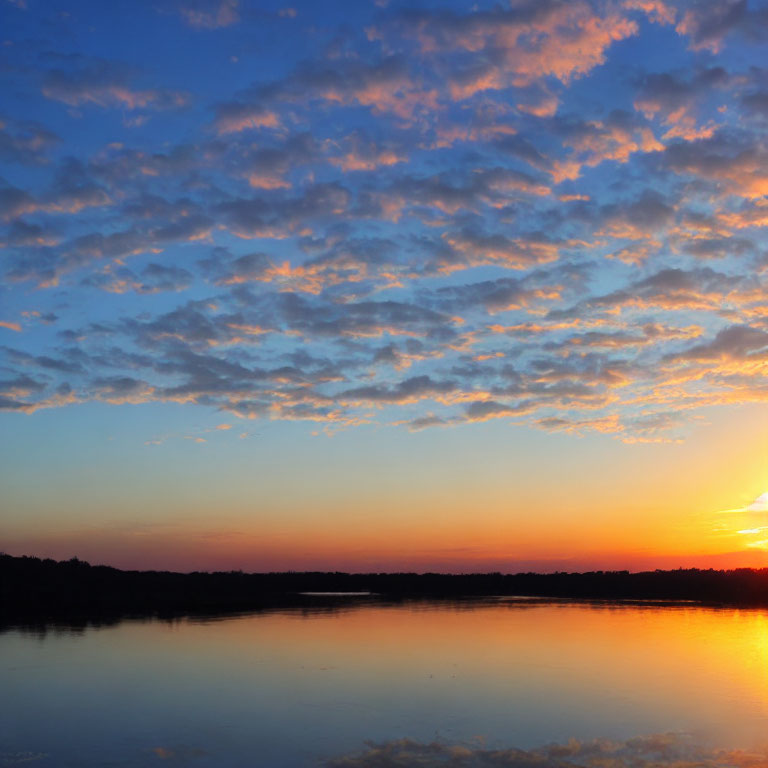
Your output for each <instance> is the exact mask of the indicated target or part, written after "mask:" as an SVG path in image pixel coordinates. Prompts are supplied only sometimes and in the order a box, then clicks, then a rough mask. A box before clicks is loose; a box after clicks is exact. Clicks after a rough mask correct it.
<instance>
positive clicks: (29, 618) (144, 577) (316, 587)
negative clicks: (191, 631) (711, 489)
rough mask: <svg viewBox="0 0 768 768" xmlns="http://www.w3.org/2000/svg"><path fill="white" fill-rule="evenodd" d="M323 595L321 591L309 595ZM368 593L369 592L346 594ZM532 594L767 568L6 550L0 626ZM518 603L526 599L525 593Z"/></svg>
mask: <svg viewBox="0 0 768 768" xmlns="http://www.w3.org/2000/svg"><path fill="white" fill-rule="evenodd" d="M307 593H315V594H307ZM338 593H366V594H347V595H345V594H338ZM510 596H525V597H526V598H529V599H531V600H532V602H533V603H535V602H536V601H537V600H547V599H563V600H568V601H573V600H577V601H589V602H600V603H624V604H626V603H635V604H641V605H648V604H651V605H671V604H680V603H695V604H699V605H708V606H731V607H761V606H763V607H768V569H760V570H754V569H747V568H744V569H737V570H731V571H716V570H712V569H709V570H699V569H679V570H673V571H645V572H640V573H630V572H629V571H593V572H588V573H563V572H560V573H549V574H540V573H517V574H501V573H479V574H457V575H449V574H437V573H422V574H416V573H368V574H354V573H321V572H309V573H299V572H287V573H250V574H248V573H242V572H239V571H230V572H214V573H207V572H204V573H201V572H193V573H174V572H169V571H121V570H119V569H117V568H112V567H109V566H103V565H99V566H92V565H90V564H88V563H86V562H83V561H81V560H77V559H72V560H67V561H61V562H57V561H55V560H41V559H40V558H35V557H12V556H10V555H0V627H2V626H6V627H7V626H29V627H35V626H41V625H46V624H51V625H56V624H62V625H67V626H79V625H83V626H85V625H94V624H95V625H99V624H113V623H115V622H116V621H120V620H121V619H124V618H132V617H135V618H139V617H143V618H146V617H158V618H166V619H174V618H181V617H185V616H193V617H198V618H202V619H204V618H205V617H211V618H213V617H216V616H222V615H226V614H236V613H241V612H258V611H275V610H295V611H299V612H308V613H314V612H318V611H338V610H346V609H350V608H353V607H355V606H359V605H361V604H369V603H371V602H375V603H376V604H378V605H382V604H397V603H402V602H405V601H408V602H412V601H417V602H418V601H425V600H426V601H435V600H439V601H441V602H450V603H455V604H457V605H466V606H467V607H470V604H471V605H477V604H478V603H485V602H487V601H489V600H491V601H492V600H499V599H500V598H510ZM517 602H521V600H520V599H519V598H518V600H517Z"/></svg>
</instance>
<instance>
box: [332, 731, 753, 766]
mask: <svg viewBox="0 0 768 768" xmlns="http://www.w3.org/2000/svg"><path fill="white" fill-rule="evenodd" d="M766 765H768V752H766V751H762V750H761V751H745V750H740V749H722V748H719V749H718V748H713V747H711V746H705V745H704V744H702V743H701V741H700V739H698V738H694V737H692V736H690V735H686V734H675V733H667V734H658V735H653V736H642V737H638V738H634V739H628V740H627V741H620V742H615V741H608V740H606V739H594V740H592V741H579V740H577V739H571V740H570V741H569V742H568V743H567V744H550V745H548V746H546V747H540V748H539V749H532V750H528V751H526V750H522V749H515V748H508V749H485V748H483V747H480V746H465V745H451V744H440V743H437V742H433V743H431V744H419V743H418V742H414V741H410V740H409V739H397V740H395V741H391V742H388V743H386V744H375V745H370V746H369V747H368V748H367V749H366V750H365V751H364V752H361V753H359V754H354V755H348V756H345V757H340V758H334V759H332V760H329V761H327V762H326V766H327V768H414V766H422V767H423V768H432V767H433V766H434V768H439V766H451V767H452V768H575V767H577V768H606V767H609V768H765V766H766Z"/></svg>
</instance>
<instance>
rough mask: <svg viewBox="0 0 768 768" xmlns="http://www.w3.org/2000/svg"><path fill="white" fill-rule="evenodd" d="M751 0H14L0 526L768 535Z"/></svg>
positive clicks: (171, 544) (203, 534) (570, 564)
mask: <svg viewBox="0 0 768 768" xmlns="http://www.w3.org/2000/svg"><path fill="white" fill-rule="evenodd" d="M766 44H768V4H767V3H765V2H753V1H752V0H750V1H749V2H747V1H746V0H738V1H736V2H734V1H733V0H728V1H727V2H723V1H721V0H717V2H715V1H714V0H712V1H709V2H695V1H693V0H679V1H674V2H665V1H663V0H615V1H614V0H605V1H604V2H602V1H598V0H595V2H591V1H589V0H569V1H567V2H560V1H558V0H511V2H493V3H491V2H476V3H470V2H447V1H446V2H426V1H422V2H409V3H398V2H395V0H391V2H388V1H387V0H354V1H352V0H327V1H326V2H323V3H317V2H302V3H298V2H297V3H293V4H290V5H288V4H285V3H281V2H266V1H265V2H253V1H252V0H250V1H249V0H239V2H238V0H162V1H161V2H142V1H141V0H136V1H131V2H123V1H120V0H115V1H114V2H110V3H100V2H74V1H73V0H67V1H66V2H65V1H63V0H62V1H60V0H44V1H43V0H0V78H1V80H2V81H1V83H0V273H1V274H2V280H1V281H0V436H1V438H2V439H1V440H0V487H2V493H1V494H0V512H1V514H0V549H2V550H3V551H6V552H8V553H10V554H29V555H37V556H46V557H56V558H59V559H61V558H69V557H73V556H77V557H80V558H81V559H87V560H89V561H91V562H98V563H108V564H112V565H116V566H119V567H125V568H169V569H177V570H203V569H224V570H229V569H240V568H242V569H244V570H284V569H293V570H305V569H323V570H328V569H330V570H377V571H391V570H417V571H424V570H439V571H462V572H466V571H489V570H500V571H512V572H514V571H518V570H545V571H551V570H586V569H598V568H628V569H631V570H639V569H644V568H656V567H662V568H668V567H672V568H674V567H680V566H683V567H691V566H697V567H739V566H768V496H764V495H763V494H765V493H766V490H768V444H766V443H767V441H766V435H767V428H768V412H767V411H766V400H768V385H766V381H767V380H766V378H765V374H766V372H768V298H766V296H768V294H766V292H765V288H766V284H767V283H768V277H767V273H768V250H767V248H766V236H765V227H766V226H768V142H767V141H766V131H765V129H766V125H767V121H768V69H765V68H764V65H765V51H766Z"/></svg>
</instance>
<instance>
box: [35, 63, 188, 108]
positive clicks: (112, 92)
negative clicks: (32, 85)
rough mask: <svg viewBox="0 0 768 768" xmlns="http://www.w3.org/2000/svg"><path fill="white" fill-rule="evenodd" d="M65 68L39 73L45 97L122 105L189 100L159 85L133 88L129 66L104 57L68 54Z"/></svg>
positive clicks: (162, 105) (80, 103) (70, 103)
mask: <svg viewBox="0 0 768 768" xmlns="http://www.w3.org/2000/svg"><path fill="white" fill-rule="evenodd" d="M65 63H68V64H70V65H71V66H70V68H68V69H52V70H49V71H48V72H47V73H46V74H45V75H44V77H43V83H42V93H43V96H45V97H46V98H47V99H52V100H54V101H60V102H63V103H64V104H67V105H68V106H70V107H79V106H83V105H89V104H92V105H95V106H97V107H102V108H108V107H119V108H122V109H129V110H135V109H155V110H158V109H159V110H166V109H180V108H181V107H184V106H186V105H187V103H188V102H189V96H188V95H187V94H186V93H183V92H181V91H172V90H168V89H163V88H160V89H158V88H149V89H141V88H135V87H134V86H133V85H132V81H133V80H134V79H135V73H134V72H133V71H132V70H131V68H129V67H126V66H123V65H121V64H118V63H115V62H112V61H108V60H106V59H85V58H83V57H76V56H73V57H69V59H65Z"/></svg>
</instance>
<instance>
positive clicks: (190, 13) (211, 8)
mask: <svg viewBox="0 0 768 768" xmlns="http://www.w3.org/2000/svg"><path fill="white" fill-rule="evenodd" d="M238 6H239V2H238V0H184V2H183V3H181V5H180V6H179V13H180V14H181V17H182V18H183V19H184V21H185V22H186V23H187V24H188V25H189V26H190V27H196V28H198V29H219V28H221V27H229V26H231V25H232V24H236V23H237V22H238V21H240V14H239V12H238Z"/></svg>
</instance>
